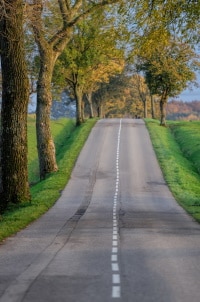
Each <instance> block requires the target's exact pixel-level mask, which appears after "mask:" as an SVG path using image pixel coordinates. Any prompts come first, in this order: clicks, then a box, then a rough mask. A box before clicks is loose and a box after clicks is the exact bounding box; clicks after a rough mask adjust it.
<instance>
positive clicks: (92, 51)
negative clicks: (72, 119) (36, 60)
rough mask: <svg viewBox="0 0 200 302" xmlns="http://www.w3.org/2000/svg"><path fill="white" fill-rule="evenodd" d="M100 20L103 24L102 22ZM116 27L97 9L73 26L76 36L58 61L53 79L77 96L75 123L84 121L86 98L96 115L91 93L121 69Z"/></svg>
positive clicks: (121, 56) (122, 59)
mask: <svg viewBox="0 0 200 302" xmlns="http://www.w3.org/2000/svg"><path fill="white" fill-rule="evenodd" d="M99 20H101V24H102V25H99ZM118 41H119V37H118V32H117V29H115V28H114V27H113V25H112V20H110V17H109V16H106V15H104V12H103V11H101V12H100V11H99V12H98V13H97V12H94V13H93V14H91V15H90V16H89V18H85V19H84V20H83V21H82V22H80V23H79V24H78V25H77V26H76V27H75V29H74V34H73V38H72V39H71V41H70V42H69V43H68V47H67V48H65V50H64V52H63V53H62V55H61V56H60V58H59V59H58V61H57V64H56V66H55V70H54V77H53V82H54V84H55V85H58V86H60V87H61V88H63V89H64V88H67V87H68V88H69V89H70V91H71V92H72V93H73V95H74V98H75V100H76V113H77V117H76V123H77V125H80V124H81V123H82V122H83V121H84V102H85V100H87V102H88V103H89V107H90V116H94V113H93V102H92V93H93V92H94V91H95V90H97V89H98V87H99V84H100V83H102V82H104V83H106V82H109V78H110V77H111V76H113V75H115V74H117V73H120V72H122V70H123V68H124V53H123V51H122V50H120V49H119V48H117V43H118Z"/></svg>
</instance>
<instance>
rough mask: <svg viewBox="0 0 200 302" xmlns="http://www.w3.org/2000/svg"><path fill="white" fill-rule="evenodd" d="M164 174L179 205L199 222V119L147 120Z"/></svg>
mask: <svg viewBox="0 0 200 302" xmlns="http://www.w3.org/2000/svg"><path fill="white" fill-rule="evenodd" d="M146 125H147V128H148V130H149V133H150V137H151V140H152V143H153V146H154V149H155V152H156V154H157V157H158V160H159V163H160V166H161V168H162V171H163V175H164V178H165V180H166V182H167V184H168V186H169V188H170V190H171V192H172V194H173V195H174V197H175V198H176V200H177V201H178V202H179V203H180V205H181V206H182V207H183V208H185V210H186V211H187V212H188V213H190V214H191V215H192V216H193V217H194V218H195V219H196V220H197V221H199V222H200V122H168V125H167V127H161V126H159V123H158V121H155V120H149V119H147V120H146Z"/></svg>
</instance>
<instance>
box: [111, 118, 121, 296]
mask: <svg viewBox="0 0 200 302" xmlns="http://www.w3.org/2000/svg"><path fill="white" fill-rule="evenodd" d="M121 124H122V120H120V125H119V129H118V138H117V150H116V159H115V162H116V163H115V164H116V166H115V168H116V181H115V193H114V198H113V235H112V254H111V267H112V271H113V272H118V271H119V263H118V240H119V236H118V215H117V200H118V195H119V185H120V184H119V156H120V152H119V148H120V140H121ZM116 284H117V285H116ZM120 297H121V286H120V274H119V273H118V274H112V298H120Z"/></svg>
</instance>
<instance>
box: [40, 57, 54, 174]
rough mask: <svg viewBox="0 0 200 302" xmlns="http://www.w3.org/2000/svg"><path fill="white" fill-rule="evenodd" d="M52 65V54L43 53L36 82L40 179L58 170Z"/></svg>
mask: <svg viewBox="0 0 200 302" xmlns="http://www.w3.org/2000/svg"><path fill="white" fill-rule="evenodd" d="M53 67H54V60H53V54H52V53H51V52H50V51H46V53H43V56H42V58H41V65H40V73H39V78H38V84H37V108H36V130H37V148H38V156H39V165H40V179H44V178H45V176H46V174H48V173H51V172H55V171H57V170H58V167H57V163H56V155H55V145H54V141H53V138H52V135H51V126H50V114H51V105H52V94H51V79H52V73H53Z"/></svg>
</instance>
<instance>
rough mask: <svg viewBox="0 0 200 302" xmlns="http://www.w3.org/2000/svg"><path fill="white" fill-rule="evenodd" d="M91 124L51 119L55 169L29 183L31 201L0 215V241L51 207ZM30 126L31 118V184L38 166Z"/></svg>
mask: <svg viewBox="0 0 200 302" xmlns="http://www.w3.org/2000/svg"><path fill="white" fill-rule="evenodd" d="M95 123H96V120H95V119H92V120H88V121H87V122H85V123H84V124H83V125H81V126H79V127H75V125H74V122H73V121H72V120H66V119H62V120H58V121H53V122H52V133H53V136H54V140H55V145H56V150H57V154H56V156H57V163H58V167H59V171H58V172H56V173H52V174H51V175H49V176H48V177H47V178H46V179H45V180H44V181H41V182H38V183H36V184H35V185H33V186H31V196H32V200H31V202H25V203H22V204H19V205H11V206H10V207H9V208H8V210H7V211H6V212H5V213H4V214H3V215H2V216H0V241H2V240H3V239H4V238H6V237H8V236H10V235H12V234H15V233H16V232H18V231H19V230H21V229H23V228H24V227H26V226H27V225H28V224H30V223H31V222H32V221H34V220H35V219H37V218H38V217H40V216H41V215H42V214H44V213H45V212H46V211H47V210H48V209H49V208H50V207H52V205H53V204H54V203H55V201H56V200H57V199H58V198H59V196H60V194H61V191H62V190H63V188H64V187H65V185H66V184H67V182H68V180H69V178H70V175H71V172H72V169H73V167H74V164H75V162H76V159H77V157H78V155H79V153H80V151H81V149H82V147H83V145H84V143H85V141H86V139H87V137H88V135H89V133H90V131H91V129H92V127H93V126H94V125H95ZM33 125H34V121H33V120H29V173H30V179H31V182H32V183H34V182H36V181H38V169H39V168H38V163H37V160H36V158H35V155H34V154H36V147H35V146H36V144H35V143H34V142H35V134H34V133H35V129H34V126H33ZM30 153H32V154H30Z"/></svg>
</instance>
